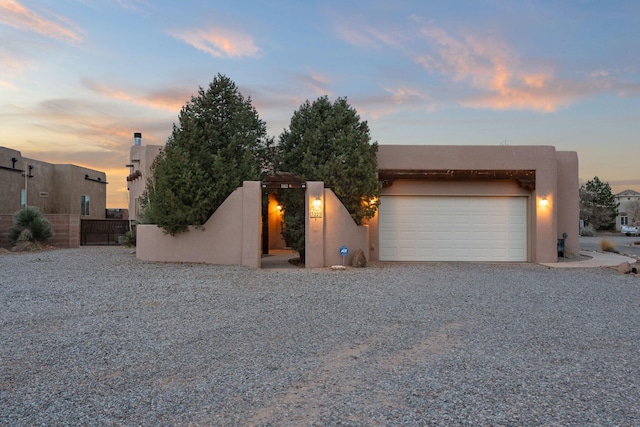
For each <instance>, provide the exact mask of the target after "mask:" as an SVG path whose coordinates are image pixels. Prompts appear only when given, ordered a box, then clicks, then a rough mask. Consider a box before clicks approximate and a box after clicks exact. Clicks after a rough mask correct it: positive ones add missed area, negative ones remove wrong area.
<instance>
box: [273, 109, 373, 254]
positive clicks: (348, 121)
mask: <svg viewBox="0 0 640 427" xmlns="http://www.w3.org/2000/svg"><path fill="white" fill-rule="evenodd" d="M278 150H279V153H280V162H279V164H278V169H279V170H280V171H282V172H291V173H294V174H296V175H300V176H302V177H303V178H304V179H305V180H307V181H324V183H325V186H326V187H327V188H330V189H331V190H333V192H334V193H335V194H336V196H337V197H338V199H340V201H341V202H342V204H343V205H344V206H345V207H346V208H347V210H348V211H349V213H350V214H351V217H352V218H353V219H354V221H355V222H356V224H362V221H363V220H364V219H367V218H371V217H373V216H374V215H375V213H376V211H377V208H378V197H379V195H380V183H379V182H378V178H377V167H378V160H377V152H378V144H377V143H376V142H373V143H371V137H370V136H369V126H368V124H367V122H366V121H361V120H360V116H359V115H358V113H357V112H356V110H355V109H354V108H352V107H351V106H350V105H349V104H348V102H347V99H346V98H338V99H337V100H336V101H335V102H333V103H331V102H330V101H329V99H328V98H327V97H326V96H324V97H320V98H318V99H317V100H315V101H314V102H313V103H310V102H309V101H306V102H305V103H304V104H303V105H302V106H300V108H299V109H298V110H297V111H296V112H294V114H293V117H292V118H291V123H290V125H289V129H285V130H284V131H283V133H282V134H281V135H280V140H279V145H278ZM278 199H279V201H280V203H281V204H282V205H283V209H284V222H285V225H286V227H285V231H284V237H285V240H286V241H287V243H288V244H289V245H290V246H291V247H292V248H294V249H296V250H298V251H300V250H304V220H305V218H304V196H303V193H301V192H295V191H287V190H285V191H281V192H280V194H279V196H278ZM301 211H302V212H301Z"/></svg>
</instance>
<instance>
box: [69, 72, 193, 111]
mask: <svg viewBox="0 0 640 427" xmlns="http://www.w3.org/2000/svg"><path fill="white" fill-rule="evenodd" d="M82 84H83V85H84V86H85V87H87V88H89V89H91V90H92V91H94V92H97V93H99V94H100V95H102V96H104V97H107V98H111V99H115V100H119V101H125V102H130V103H132V104H136V105H143V106H145V107H150V108H153V109H159V110H167V111H172V112H177V111H180V109H181V108H182V106H183V105H184V104H186V102H187V100H188V99H189V96H188V95H186V93H187V92H186V91H180V90H175V89H172V90H169V91H155V92H151V93H139V92H133V91H130V90H125V89H121V88H115V87H110V86H107V85H103V84H99V83H97V82H95V81H93V80H90V79H83V80H82Z"/></svg>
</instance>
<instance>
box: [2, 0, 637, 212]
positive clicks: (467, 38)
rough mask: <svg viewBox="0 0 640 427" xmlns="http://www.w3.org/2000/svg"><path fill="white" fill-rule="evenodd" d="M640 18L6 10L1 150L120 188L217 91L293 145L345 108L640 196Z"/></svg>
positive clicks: (608, 6)
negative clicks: (205, 91)
mask: <svg viewBox="0 0 640 427" xmlns="http://www.w3.org/2000/svg"><path fill="white" fill-rule="evenodd" d="M639 41H640V2H638V1H637V0H630V1H617V0H612V1H606V2H605V1H588V0H584V1H577V0H576V1H571V0H567V1H561V2H559V1H515V0H514V1H503V0H493V1H487V0H474V1H471V0H469V1H446V2H444V1H442V2H441V1H419V0H415V1H408V0H407V1H404V0H390V1H344V0H342V1H304V2H302V1H293V0H291V1H283V0H269V1H266V0H264V1H263V0H252V1H250V0H240V1H233V2H232V1H215V0H214V1H204V0H202V1H190V0H185V1H180V2H176V1H164V0H153V1H152V0H110V1H108V0H55V1H54V0H50V1H45V0H40V1H29V0H0V63H1V64H2V67H0V146H5V147H10V148H14V149H18V150H20V151H22V154H23V155H25V156H27V157H32V158H36V159H39V160H44V161H50V162H54V163H73V164H77V165H82V166H88V167H91V168H95V169H98V170H102V171H105V172H106V173H107V177H108V180H109V186H108V200H107V204H108V206H109V207H126V205H127V200H128V199H127V197H128V196H127V190H126V180H125V178H126V175H127V174H128V169H127V168H126V167H125V166H124V165H125V164H127V163H128V153H129V148H130V146H131V145H132V142H133V137H132V135H133V132H136V131H139V132H142V133H143V143H145V144H164V143H165V141H166V139H167V137H168V136H169V133H170V132H171V128H172V125H173V123H174V122H177V118H178V112H179V111H180V108H181V107H182V106H183V105H184V104H185V103H186V102H187V101H188V100H189V99H190V97H191V96H192V95H194V94H196V93H197V90H198V87H200V86H202V87H206V86H207V85H208V84H209V82H211V80H212V79H213V77H214V76H215V75H216V74H217V73H222V74H225V75H227V76H228V77H230V78H231V79H232V80H233V81H235V82H236V84H237V85H238V86H239V87H240V90H241V92H242V93H243V94H244V95H245V96H251V98H252V101H253V104H254V106H255V107H256V109H257V110H258V113H259V114H260V117H261V118H262V119H263V120H264V121H266V122H267V126H268V132H269V134H270V135H271V136H273V137H275V138H276V139H277V137H278V136H279V135H280V133H281V132H282V130H283V129H284V128H285V127H287V125H288V123H289V120H290V119H291V116H292V114H293V112H294V111H295V110H296V109H298V108H299V106H300V105H301V104H302V103H303V102H304V101H305V100H307V99H308V100H314V99H316V98H318V97H319V96H322V95H328V96H329V97H330V98H331V99H335V98H337V97H347V98H348V101H349V103H350V104H351V105H352V106H353V107H355V108H356V109H357V110H358V112H359V113H360V115H361V117H362V119H364V120H367V121H368V123H369V127H370V129H371V137H372V139H373V140H374V141H377V142H378V143H379V144H431V145H499V144H507V145H553V146H555V147H556V149H558V150H569V151H577V152H578V157H579V161H580V179H581V180H583V181H586V180H588V179H591V178H593V177H594V176H596V175H597V176H599V177H600V178H601V179H602V180H604V181H607V182H609V183H610V185H611V186H612V189H613V190H614V192H619V191H622V190H624V189H627V188H631V189H635V190H637V191H640V148H638V146H639V144H638V136H639V135H640V43H638V42H639Z"/></svg>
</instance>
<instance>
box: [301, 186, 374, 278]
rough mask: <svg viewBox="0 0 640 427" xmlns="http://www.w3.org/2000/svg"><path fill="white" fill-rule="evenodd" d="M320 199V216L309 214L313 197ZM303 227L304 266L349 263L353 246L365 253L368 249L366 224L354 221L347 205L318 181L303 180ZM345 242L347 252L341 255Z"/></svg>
mask: <svg viewBox="0 0 640 427" xmlns="http://www.w3.org/2000/svg"><path fill="white" fill-rule="evenodd" d="M316 198H319V199H320V201H321V212H322V217H321V218H317V217H313V218H312V215H311V212H310V210H311V209H313V201H314V200H315V199H316ZM305 206H306V215H305V216H306V218H307V222H306V227H305V232H306V234H305V252H306V260H305V267H307V268H318V267H329V266H332V265H340V264H342V263H343V261H344V263H345V265H350V264H351V260H352V259H353V254H354V252H355V250H356V249H359V248H360V249H362V250H363V251H364V253H365V256H366V257H367V260H369V259H371V258H370V252H369V227H367V226H359V225H357V224H356V223H355V221H354V220H353V218H351V215H350V214H349V211H347V208H345V207H344V205H343V204H342V202H340V199H338V197H337V196H336V194H335V193H334V192H333V191H332V190H331V189H329V188H324V183H323V182H320V181H307V193H306V203H305ZM342 246H346V247H347V248H348V249H349V254H348V255H347V256H346V257H345V258H344V260H343V258H342V255H340V248H341V247H342Z"/></svg>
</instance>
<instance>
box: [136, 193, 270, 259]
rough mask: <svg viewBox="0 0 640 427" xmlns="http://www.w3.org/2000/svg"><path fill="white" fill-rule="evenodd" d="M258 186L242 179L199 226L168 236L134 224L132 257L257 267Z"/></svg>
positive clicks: (258, 229) (156, 228) (260, 198)
mask: <svg viewBox="0 0 640 427" xmlns="http://www.w3.org/2000/svg"><path fill="white" fill-rule="evenodd" d="M261 200H262V188H261V186H260V182H255V181H251V182H245V183H244V184H243V186H242V187H240V188H238V189H236V190H235V191H234V192H233V193H231V195H230V196H229V197H228V198H227V199H226V200H225V201H224V203H222V205H220V207H218V209H217V210H216V211H215V212H214V213H213V215H212V216H211V218H209V220H208V221H207V222H206V223H205V224H204V225H202V226H201V227H199V228H195V227H191V228H190V229H189V231H187V232H184V233H180V234H177V235H175V236H171V235H168V234H164V233H163V231H162V229H160V228H159V227H157V226H155V225H144V224H139V225H138V226H137V247H136V256H137V257H138V258H139V259H141V260H145V261H160V262H199V263H207V264H239V265H245V266H249V267H255V268H258V267H260V252H261V251H260V249H261V234H262V233H261V227H262V223H261V214H262V204H261Z"/></svg>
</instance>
